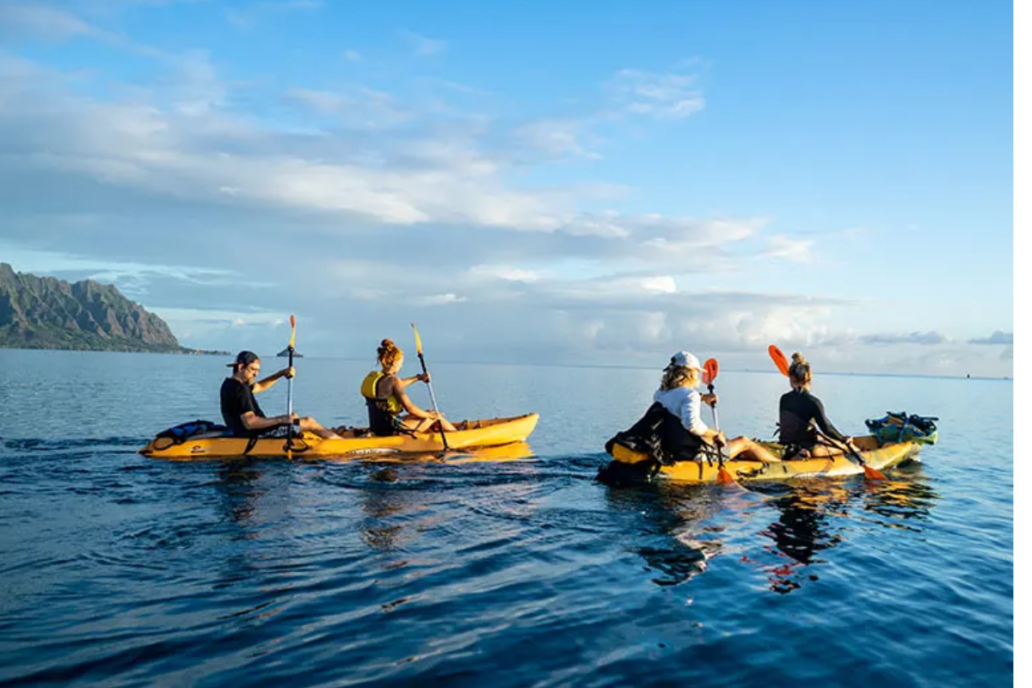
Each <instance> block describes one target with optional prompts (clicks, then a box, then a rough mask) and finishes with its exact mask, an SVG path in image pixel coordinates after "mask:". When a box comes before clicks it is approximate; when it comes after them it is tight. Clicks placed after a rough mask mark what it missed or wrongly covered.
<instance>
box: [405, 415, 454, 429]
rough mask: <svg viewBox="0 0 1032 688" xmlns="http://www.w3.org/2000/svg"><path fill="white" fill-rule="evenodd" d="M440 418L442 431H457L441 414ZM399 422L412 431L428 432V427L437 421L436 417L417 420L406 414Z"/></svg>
mask: <svg viewBox="0 0 1032 688" xmlns="http://www.w3.org/2000/svg"><path fill="white" fill-rule="evenodd" d="M440 420H441V425H442V426H444V431H445V432H456V431H457V428H456V427H455V426H454V425H452V424H451V423H449V422H448V420H447V419H445V417H444V416H441V419H440ZM401 422H402V423H403V424H404V425H405V427H406V428H408V429H409V430H411V431H412V432H430V428H431V427H433V424H434V423H436V422H437V419H436V418H420V419H419V420H418V421H417V419H415V418H413V417H412V416H406V417H405V418H403V419H402V421H401Z"/></svg>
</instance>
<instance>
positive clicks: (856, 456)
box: [767, 344, 888, 480]
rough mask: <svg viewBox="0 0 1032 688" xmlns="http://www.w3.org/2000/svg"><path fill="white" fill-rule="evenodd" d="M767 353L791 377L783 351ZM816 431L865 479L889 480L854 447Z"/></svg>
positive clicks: (768, 348)
mask: <svg viewBox="0 0 1032 688" xmlns="http://www.w3.org/2000/svg"><path fill="white" fill-rule="evenodd" d="M767 353H768V354H770V358H771V360H772V361H774V365H775V366H777V368H778V370H779V371H781V374H782V375H784V376H785V377H789V375H788V359H787V358H785V354H783V353H781V349H779V348H778V347H776V346H775V345H773V344H771V345H770V346H768V347H767ZM814 431H815V432H816V433H817V434H818V435H820V437H821V438H823V439H824V440H825V441H826V442H828V443H829V444H831V445H832V446H833V447H837V448H838V449H840V450H841V451H842V453H843V454H845V455H846V456H849V457H850V458H851V459H853V460H854V461H856V462H857V463H858V464H860V466H861V467H863V469H864V477H865V478H867V479H868V480H887V479H888V478H886V477H885V474H884V473H882V472H881V471H879V470H878V469H876V468H871V467H870V466H868V465H867V462H866V461H864V457H862V456H860V452H858V451H857V450H856V449H853V447H852V446H850V445H849V444H848V443H844V442H839V441H838V440H833V439H831V438H830V437H828V436H827V435H826V434H824V433H823V432H821V431H820V430H818V429H817V428H814Z"/></svg>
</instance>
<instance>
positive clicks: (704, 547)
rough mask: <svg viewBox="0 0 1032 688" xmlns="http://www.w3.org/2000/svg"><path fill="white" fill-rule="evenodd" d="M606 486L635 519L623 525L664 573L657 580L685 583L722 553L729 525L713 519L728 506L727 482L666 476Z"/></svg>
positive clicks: (638, 547) (613, 499)
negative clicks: (671, 480) (696, 482)
mask: <svg viewBox="0 0 1032 688" xmlns="http://www.w3.org/2000/svg"><path fill="white" fill-rule="evenodd" d="M604 489H605V495H606V499H607V501H608V502H609V504H610V505H611V506H612V507H614V508H615V509H617V510H620V511H622V512H623V513H624V514H625V515H626V516H628V517H629V518H630V519H631V520H632V521H633V523H631V524H625V525H623V526H622V527H623V528H625V529H629V530H630V532H632V533H634V537H635V540H636V543H635V546H634V551H635V552H637V554H639V555H640V556H641V557H642V558H643V559H644V560H645V561H646V563H647V564H648V567H647V569H646V570H647V571H649V572H650V573H651V574H657V573H658V574H659V575H656V576H655V577H653V578H652V582H653V583H655V584H656V585H661V586H669V585H680V584H681V583H685V582H687V581H689V580H691V579H692V578H694V577H695V576H697V575H699V574H701V573H703V572H705V571H706V567H707V562H708V561H709V560H710V559H712V558H713V557H715V556H716V555H717V554H719V553H720V551H721V549H722V547H723V541H722V539H721V533H722V532H723V526H721V525H719V524H717V523H713V524H707V521H709V520H710V519H711V518H712V517H713V516H714V515H715V514H717V513H718V512H720V511H722V510H723V509H724V508H725V505H724V504H723V501H722V498H723V492H724V490H723V488H714V487H713V486H710V485H679V484H676V483H667V482H660V483H651V484H645V485H639V486H634V487H604Z"/></svg>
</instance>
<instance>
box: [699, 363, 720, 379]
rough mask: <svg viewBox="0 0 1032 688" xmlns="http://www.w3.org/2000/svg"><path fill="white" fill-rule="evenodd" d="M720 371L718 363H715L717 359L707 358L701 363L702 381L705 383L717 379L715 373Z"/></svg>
mask: <svg viewBox="0 0 1032 688" xmlns="http://www.w3.org/2000/svg"><path fill="white" fill-rule="evenodd" d="M719 372H720V365H719V364H718V363H717V359H715V358H710V359H707V361H706V362H705V363H703V364H702V381H703V382H704V383H706V384H707V385H712V384H713V381H714V380H716V379H717V373H719Z"/></svg>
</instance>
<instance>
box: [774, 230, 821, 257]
mask: <svg viewBox="0 0 1032 688" xmlns="http://www.w3.org/2000/svg"><path fill="white" fill-rule="evenodd" d="M767 245H768V252H769V255H771V256H777V257H780V258H784V259H786V260H790V261H792V262H795V263H810V262H813V255H812V253H811V250H812V249H813V245H814V242H813V240H812V239H793V238H791V237H787V236H784V235H782V234H778V235H775V236H772V237H770V238H769V239H768V240H767Z"/></svg>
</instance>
